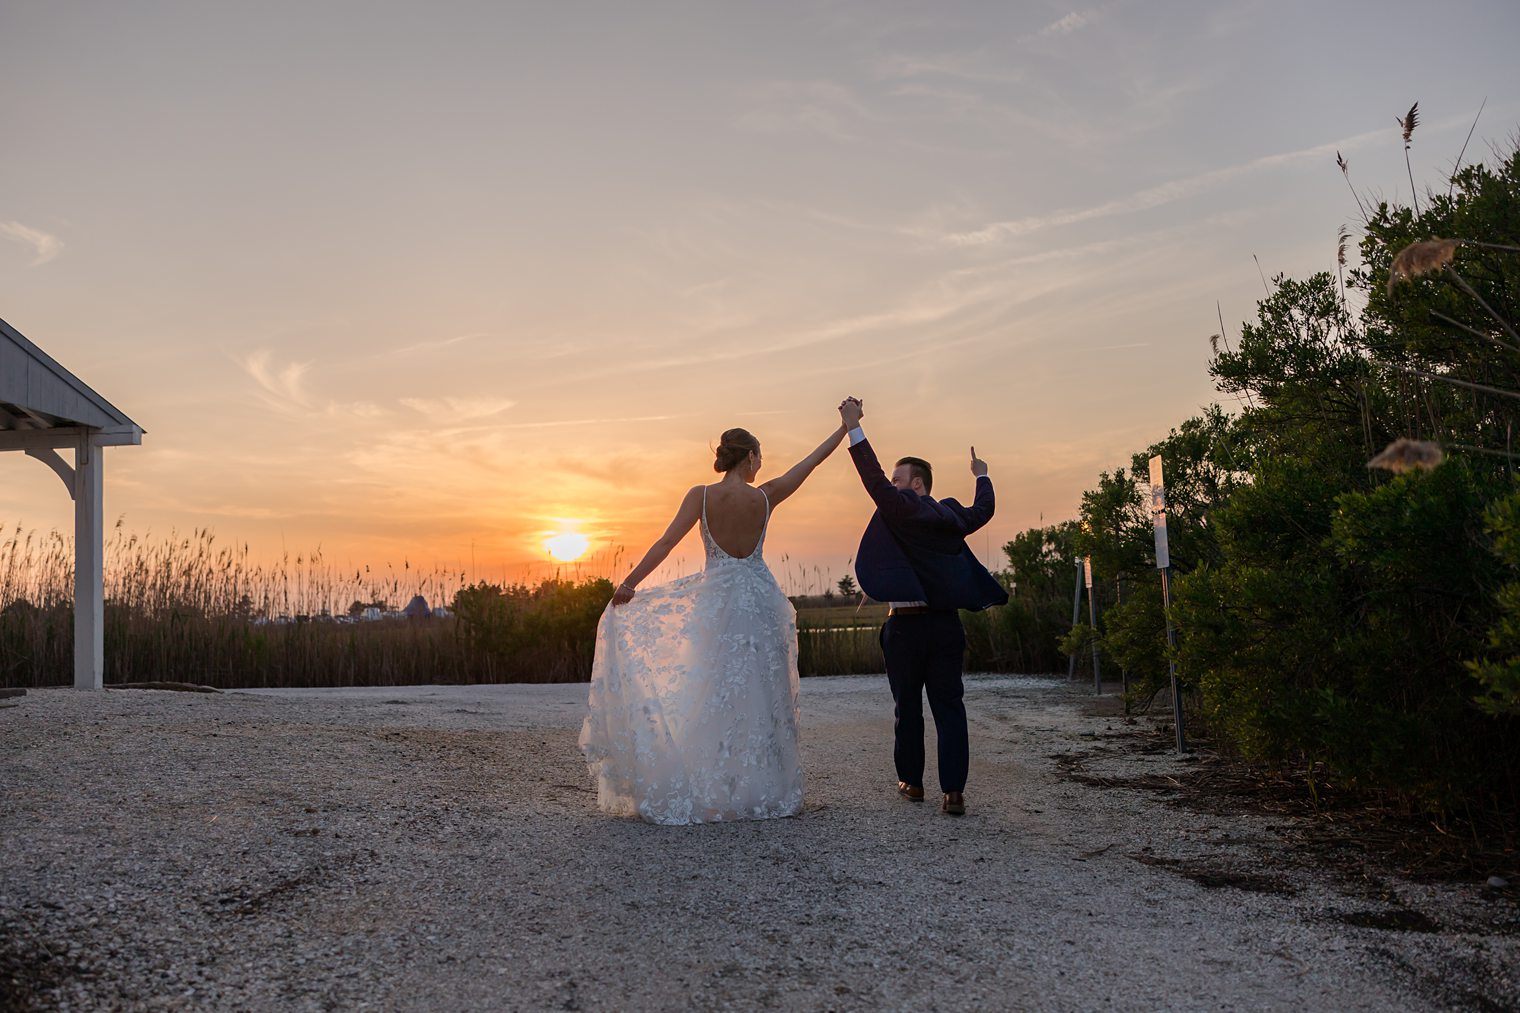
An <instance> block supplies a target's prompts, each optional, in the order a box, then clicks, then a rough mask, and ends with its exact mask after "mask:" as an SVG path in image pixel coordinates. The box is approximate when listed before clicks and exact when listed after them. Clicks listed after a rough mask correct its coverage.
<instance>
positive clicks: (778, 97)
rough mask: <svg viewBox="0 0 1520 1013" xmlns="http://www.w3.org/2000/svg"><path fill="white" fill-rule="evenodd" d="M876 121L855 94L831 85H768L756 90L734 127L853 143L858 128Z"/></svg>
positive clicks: (798, 82) (820, 83) (835, 84)
mask: <svg viewBox="0 0 1520 1013" xmlns="http://www.w3.org/2000/svg"><path fill="white" fill-rule="evenodd" d="M877 118H878V117H877V116H876V114H874V113H873V112H872V111H871V110H870V109H869V108H867V107H866V105H865V103H863V102H862V101H861V100H860V99H859V98H858V97H857V96H856V94H855V93H854V92H853V91H852V90H850V89H849V88H847V87H845V86H844V85H842V84H838V83H837V82H834V81H772V82H769V83H767V84H764V85H762V86H760V88H759V89H757V91H756V94H755V96H754V103H753V108H751V109H750V110H749V111H748V112H745V113H744V114H742V115H741V116H740V117H739V120H738V125H739V126H740V127H743V128H745V129H748V130H756V131H761V132H766V133H789V132H803V133H817V134H823V135H824V136H826V137H832V138H834V139H836V140H855V139H857V138H858V137H859V135H860V126H861V125H862V124H863V123H865V122H869V121H872V120H875V119H877Z"/></svg>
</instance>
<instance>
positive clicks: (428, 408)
mask: <svg viewBox="0 0 1520 1013" xmlns="http://www.w3.org/2000/svg"><path fill="white" fill-rule="evenodd" d="M401 403H402V404H404V405H406V406H407V407H408V408H410V409H411V410H412V411H414V412H417V413H419V414H421V415H426V416H427V417H428V418H429V419H431V420H432V421H433V422H436V423H439V424H441V425H458V424H459V423H462V422H473V421H476V420H479V419H488V418H490V417H491V416H493V415H500V414H501V413H502V412H504V411H506V410H507V409H508V408H511V407H512V406H513V405H515V404H517V402H516V401H511V400H508V399H507V398H493V397H437V398H429V397H404V398H402V399H401Z"/></svg>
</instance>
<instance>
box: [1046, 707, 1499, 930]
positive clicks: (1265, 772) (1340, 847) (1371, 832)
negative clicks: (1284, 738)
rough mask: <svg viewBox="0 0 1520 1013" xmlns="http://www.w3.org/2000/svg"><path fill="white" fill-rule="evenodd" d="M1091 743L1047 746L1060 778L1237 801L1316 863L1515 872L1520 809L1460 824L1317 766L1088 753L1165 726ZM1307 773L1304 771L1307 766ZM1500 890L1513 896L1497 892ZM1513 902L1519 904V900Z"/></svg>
mask: <svg viewBox="0 0 1520 1013" xmlns="http://www.w3.org/2000/svg"><path fill="white" fill-rule="evenodd" d="M1097 742H1099V743H1101V744H1096V743H1095V745H1094V747H1093V748H1090V749H1087V750H1084V751H1079V752H1074V753H1061V754H1056V755H1053V756H1051V757H1050V758H1051V759H1052V760H1054V761H1055V763H1056V767H1057V770H1058V771H1059V772H1060V773H1061V774H1062V776H1064V777H1066V778H1067V779H1068V780H1072V781H1076V782H1077V783H1078V784H1085V785H1090V786H1092V787H1099V788H1126V789H1131V790H1136V791H1148V792H1156V793H1158V794H1161V795H1163V796H1165V797H1164V799H1163V800H1164V801H1165V802H1167V803H1168V804H1170V805H1175V806H1179V807H1182V808H1185V809H1188V810H1190V811H1193V812H1200V813H1207V814H1210V815H1227V814H1236V813H1240V812H1242V811H1246V812H1254V813H1258V814H1262V815H1266V816H1272V817H1278V818H1279V820H1277V821H1275V822H1274V823H1273V825H1271V826H1269V827H1268V828H1267V829H1269V830H1271V831H1273V832H1274V833H1276V834H1278V835H1279V837H1281V838H1282V840H1283V841H1284V842H1286V843H1287V844H1288V845H1290V846H1291V847H1292V848H1293V849H1294V850H1295V851H1297V852H1300V853H1301V854H1303V855H1304V856H1306V857H1309V858H1312V860H1313V861H1314V862H1315V863H1317V864H1320V865H1331V866H1333V867H1336V868H1338V869H1340V870H1341V871H1343V872H1346V873H1348V874H1351V875H1352V876H1353V877H1355V878H1359V879H1369V878H1375V875H1376V874H1378V873H1387V872H1394V873H1397V874H1398V875H1401V876H1403V877H1406V878H1408V879H1412V880H1416V881H1438V882H1461V883H1472V882H1473V881H1474V880H1476V881H1479V882H1484V881H1486V880H1487V879H1488V877H1489V876H1493V875H1498V876H1502V877H1504V878H1505V879H1508V880H1510V881H1511V882H1520V819H1516V818H1515V816H1514V815H1513V814H1509V815H1506V814H1492V815H1490V816H1488V817H1485V818H1484V819H1482V820H1480V821H1475V822H1473V823H1470V824H1466V825H1457V824H1445V825H1443V824H1441V823H1440V822H1437V821H1436V820H1433V819H1432V818H1431V817H1430V816H1428V815H1424V814H1417V813H1411V812H1409V811H1407V810H1405V809H1402V808H1400V807H1398V806H1396V805H1393V804H1391V803H1389V802H1388V801H1386V800H1384V799H1382V798H1379V797H1375V796H1372V795H1369V794H1368V793H1365V792H1358V791H1356V790H1353V789H1347V788H1343V787H1341V786H1338V785H1336V784H1334V783H1332V782H1329V781H1326V780H1325V779H1324V777H1325V772H1324V771H1323V770H1319V769H1316V770H1315V771H1312V772H1310V771H1299V772H1289V771H1285V770H1277V769H1271V768H1266V767H1259V766H1254V765H1251V764H1248V763H1245V762H1243V761H1240V760H1236V759H1233V758H1231V757H1227V756H1224V755H1221V754H1219V753H1217V752H1214V751H1212V750H1210V749H1208V748H1207V746H1206V745H1199V746H1197V747H1196V748H1195V750H1194V752H1193V753H1192V754H1190V755H1189V756H1188V757H1185V758H1182V759H1183V760H1184V762H1186V763H1187V769H1184V770H1178V771H1174V772H1172V773H1167V774H1145V775H1141V776H1137V777H1107V776H1103V775H1101V774H1097V773H1094V772H1093V771H1092V770H1090V769H1089V767H1088V764H1089V761H1091V760H1092V759H1094V758H1096V757H1097V756H1099V755H1101V754H1103V753H1105V752H1107V753H1109V754H1110V755H1112V754H1114V753H1131V754H1133V753H1139V754H1158V753H1163V752H1167V751H1169V750H1170V749H1171V746H1172V739H1171V733H1170V729H1169V728H1165V727H1162V728H1155V729H1151V730H1145V729H1143V728H1142V727H1139V726H1133V727H1130V728H1127V729H1125V730H1122V731H1116V732H1115V733H1112V734H1109V735H1104V736H1102V737H1101V739H1098V740H1097ZM1311 775H1312V776H1311ZM1495 898H1496V899H1498V900H1506V901H1508V902H1509V903H1512V904H1513V903H1515V898H1510V897H1508V896H1507V895H1504V894H1497V893H1496V894H1495ZM1517 907H1520V905H1517Z"/></svg>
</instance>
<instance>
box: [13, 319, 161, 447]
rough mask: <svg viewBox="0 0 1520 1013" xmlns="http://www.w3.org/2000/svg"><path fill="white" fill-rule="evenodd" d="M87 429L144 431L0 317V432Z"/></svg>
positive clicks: (125, 432)
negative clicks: (9, 430) (10, 430)
mask: <svg viewBox="0 0 1520 1013" xmlns="http://www.w3.org/2000/svg"><path fill="white" fill-rule="evenodd" d="M72 427H87V428H90V429H98V430H101V431H103V432H105V433H112V434H121V435H124V436H131V437H135V439H132V440H131V442H134V443H135V442H139V441H140V440H141V437H142V432H143V429H142V427H141V426H139V425H138V424H137V423H135V422H133V421H132V420H131V419H129V418H127V416H126V415H125V414H124V413H123V412H122V411H121V410H120V409H119V408H117V407H116V406H115V405H113V404H111V402H109V401H107V400H106V399H105V398H103V397H101V396H100V395H99V394H97V393H96V392H95V391H94V390H93V389H92V388H91V387H90V386H89V385H88V384H86V383H85V382H84V381H83V380H81V379H79V377H77V376H75V375H74V374H73V373H70V372H69V371H68V370H67V369H64V368H63V367H62V366H60V365H59V364H58V363H57V362H56V361H55V360H54V359H53V357H52V356H50V355H48V354H47V353H46V352H44V351H43V350H42V349H40V348H38V347H37V346H36V345H34V344H32V343H31V342H30V341H29V340H27V338H26V336H25V335H24V334H22V333H21V332H20V331H18V330H16V329H15V328H14V327H12V326H11V325H10V324H8V323H6V322H5V321H4V320H0V430H7V429H12V430H14V429H23V430H34V429H62V428H72Z"/></svg>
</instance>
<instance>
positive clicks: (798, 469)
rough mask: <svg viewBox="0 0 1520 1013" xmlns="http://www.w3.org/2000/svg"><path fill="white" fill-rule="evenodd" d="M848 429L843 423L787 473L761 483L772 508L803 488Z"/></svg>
mask: <svg viewBox="0 0 1520 1013" xmlns="http://www.w3.org/2000/svg"><path fill="white" fill-rule="evenodd" d="M848 431H849V430H847V429H845V427H844V426H842V425H841V426H840V427H839V428H838V429H836V430H834V431H833V432H832V433H830V434H829V438H828V439H826V440H824V441H823V442H822V443H820V444H818V448H817V449H816V450H814V451H813V452H812V453H811V454H809V455H807V456H806V457H804V458H803V459H802V460H800V461H798V462H797V463H796V464H794V465H792V466H791V468H790V469H788V471H787V473H786V474H785V475H781V476H779V477H777V478H773V479H771V480H770V481H769V482H765V483H762V484H761V486H760V488H761V489H763V490H765V498H766V499H768V500H770V502H771V508H772V509H775V508H776V507H777V506H778V505H780V503H781V502H782V501H783V500H785V499H786V498H787V497H788V496H790V495H791V494H792V493H794V492H796V491H797V490H798V489H800V488H802V483H803V482H805V481H807V477H808V476H809V475H811V474H812V473H813V469H814V468H816V467H818V466H819V465H820V464H822V463H823V461H824V459H825V458H826V457H828V456H829V455H830V454H832V453H833V452H834V448H835V447H837V446H839V443H840V441H841V440H843V439H844V436H845V433H847V432H848Z"/></svg>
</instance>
